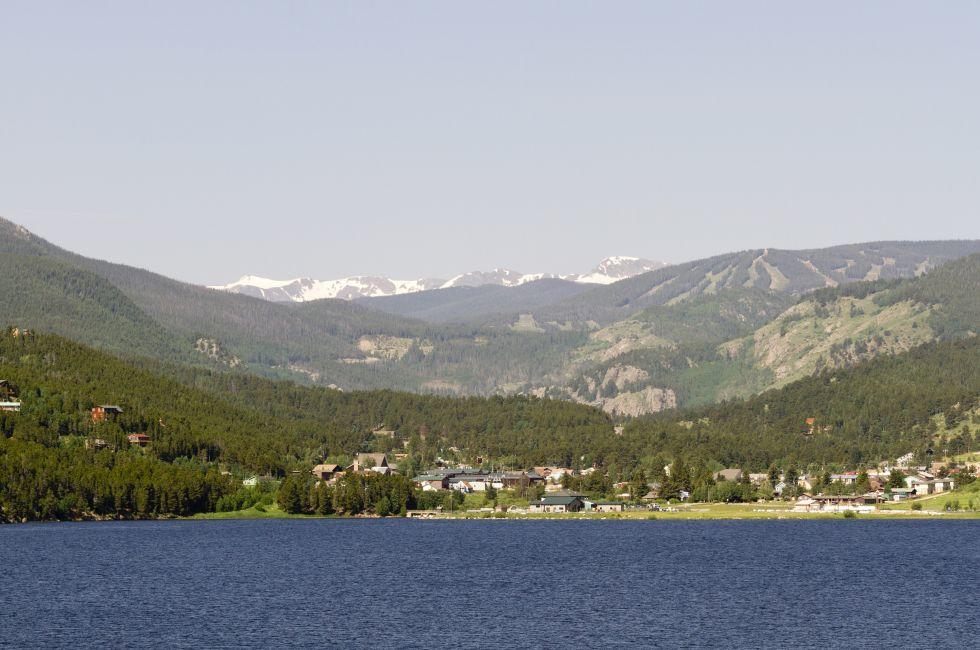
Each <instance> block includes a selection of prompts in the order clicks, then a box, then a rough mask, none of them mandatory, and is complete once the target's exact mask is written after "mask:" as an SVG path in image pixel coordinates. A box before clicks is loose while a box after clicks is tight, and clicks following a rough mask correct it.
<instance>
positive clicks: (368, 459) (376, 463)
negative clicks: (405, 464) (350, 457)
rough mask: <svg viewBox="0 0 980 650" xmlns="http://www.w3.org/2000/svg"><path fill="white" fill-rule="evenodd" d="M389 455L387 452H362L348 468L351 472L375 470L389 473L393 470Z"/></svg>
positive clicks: (379, 472) (378, 472)
mask: <svg viewBox="0 0 980 650" xmlns="http://www.w3.org/2000/svg"><path fill="white" fill-rule="evenodd" d="M391 469H392V468H391V466H390V465H389V464H388V457H387V456H386V455H385V454H369V453H360V454H358V455H357V456H356V457H355V458H354V463H353V464H352V465H351V466H350V467H348V468H347V470H348V471H351V472H375V473H377V474H388V473H390V472H391Z"/></svg>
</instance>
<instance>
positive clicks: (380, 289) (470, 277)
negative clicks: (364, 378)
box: [210, 256, 667, 302]
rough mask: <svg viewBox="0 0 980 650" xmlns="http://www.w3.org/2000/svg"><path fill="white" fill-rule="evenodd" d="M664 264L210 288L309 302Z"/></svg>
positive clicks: (252, 280) (620, 259)
mask: <svg viewBox="0 0 980 650" xmlns="http://www.w3.org/2000/svg"><path fill="white" fill-rule="evenodd" d="M665 266H667V264H666V263H665V262H654V261H652V260H645V259H640V258H638V257H625V256H616V257H607V258H606V259H604V260H602V261H601V262H599V264H598V265H597V266H596V267H595V268H593V269H592V270H590V271H589V272H588V273H579V274H571V275H560V274H556V273H521V272H519V271H513V270H511V269H493V270H492V271H470V272H468V273H461V274H459V275H455V276H453V277H452V278H450V279H449V280H441V279H432V278H429V279H425V278H423V279H419V280H394V279H392V278H386V277H380V276H373V275H355V276H350V277H346V278H340V279H338V280H314V279H311V278H296V279H294V280H270V279H268V278H263V277H259V276H256V275H245V276H243V277H241V278H239V279H238V280H237V281H235V282H232V283H230V284H225V285H215V286H211V287H210V288H211V289H218V290H221V291H229V292H231V293H240V294H244V295H246V296H253V297H255V298H263V299H265V300H271V301H273V302H307V301H310V300H322V299H324V298H340V299H342V300H353V299H356V298H377V297H381V296H397V295H402V294H406V293H416V292H419V291H430V290H434V289H450V288H453V287H480V286H485V285H492V286H499V287H516V286H520V285H522V284H527V283H528V282H535V281H537V280H542V279H561V280H567V281H569V282H579V283H584V284H612V283H613V282H617V281H619V280H623V279H625V278H631V277H633V276H634V275H639V274H641V273H646V272H647V271H653V270H655V269H659V268H663V267H665Z"/></svg>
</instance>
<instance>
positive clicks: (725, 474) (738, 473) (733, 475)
mask: <svg viewBox="0 0 980 650" xmlns="http://www.w3.org/2000/svg"><path fill="white" fill-rule="evenodd" d="M719 478H723V479H725V480H726V481H737V480H738V479H740V478H742V470H740V469H738V468H735V467H729V468H728V469H723V470H721V471H720V472H715V480H717V479H719Z"/></svg>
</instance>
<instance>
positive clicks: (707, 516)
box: [182, 503, 980, 521]
mask: <svg viewBox="0 0 980 650" xmlns="http://www.w3.org/2000/svg"><path fill="white" fill-rule="evenodd" d="M345 518H346V517H338V516H335V515H329V516H320V515H292V514H289V513H287V512H283V511H282V510H281V509H280V508H279V507H278V506H265V510H264V511H260V510H256V509H255V508H254V507H253V508H248V509H247V510H237V511H234V512H209V513H199V514H196V515H193V516H191V517H183V518H182V519H185V520H227V519H345ZM365 518H371V519H377V518H378V517H363V516H361V517H350V519H365ZM389 518H392V519H398V518H399V517H389ZM844 518H845V517H844V515H843V513H839V512H793V511H792V506H791V504H768V503H767V504H759V503H698V504H693V505H691V506H684V507H680V508H678V509H677V510H675V511H672V512H664V511H646V510H630V511H626V512H616V513H568V514H559V513H548V514H544V513H540V514H539V513H527V514H525V513H488V512H466V511H463V512H454V513H444V514H443V513H440V514H435V515H432V516H429V517H426V518H425V520H426V521H432V520H440V521H450V520H480V519H487V520H490V519H514V520H518V519H519V520H528V521H530V520H542V521H544V520H581V521H607V520H608V521H691V520H694V521H697V520H704V521H711V520H714V521H736V520H765V519H769V520H787V519H799V520H807V519H844ZM855 518H856V519H875V520H895V519H902V520H916V519H919V520H921V519H927V520H937V519H941V520H942V519H980V512H969V511H959V512H943V511H936V510H896V509H879V510H876V511H874V512H871V513H861V514H857V515H856V517H855Z"/></svg>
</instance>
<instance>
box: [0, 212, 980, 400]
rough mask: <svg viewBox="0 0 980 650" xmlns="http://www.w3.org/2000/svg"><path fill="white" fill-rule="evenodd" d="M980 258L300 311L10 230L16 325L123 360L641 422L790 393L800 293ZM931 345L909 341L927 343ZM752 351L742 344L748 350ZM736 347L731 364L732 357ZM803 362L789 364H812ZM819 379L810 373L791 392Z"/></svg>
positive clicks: (417, 298) (443, 296)
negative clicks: (778, 353)
mask: <svg viewBox="0 0 980 650" xmlns="http://www.w3.org/2000/svg"><path fill="white" fill-rule="evenodd" d="M978 248H980V242H975V241H962V242H886V243H876V244H861V245H852V246H840V247H834V248H831V249H822V250H814V251H795V252H794V251H777V250H761V251H746V252H742V253H733V254H730V255H723V256H718V257H715V258H711V259H708V260H699V261H695V262H690V263H686V264H681V265H676V266H672V267H666V268H663V269H659V270H656V271H653V272H651V273H646V274H643V275H639V276H635V277H632V278H629V279H626V280H623V281H620V282H616V283H613V284H609V285H604V286H593V287H589V285H582V284H576V283H571V282H567V281H562V280H554V279H551V280H540V281H536V282H528V283H525V284H522V285H521V286H517V287H477V288H470V287H457V288H452V289H446V290H440V291H428V292H419V293H414V294H408V295H404V296H394V297H391V298H384V299H377V300H372V301H368V302H366V303H362V302H349V301H342V300H330V299H328V300H316V301H310V302H305V303H296V304H293V303H273V302H268V301H265V300H260V299H256V298H252V297H249V296H244V295H237V294H231V293H226V292H219V291H215V290H211V289H207V288H203V287H198V286H194V285H189V284H186V283H182V282H178V281H175V280H171V279H169V278H166V277H163V276H160V275H158V274H155V273H152V272H150V271H146V270H142V269H136V268H133V267H128V266H125V265H120V264H114V263H111V262H106V261H101V260H94V259H90V258H86V257H83V256H80V255H76V254H74V253H71V252H69V251H66V250H64V249H62V248H59V247H57V246H54V245H52V244H50V243H48V242H46V241H45V240H43V239H41V238H39V237H36V236H34V235H32V234H31V233H29V232H28V231H26V230H24V229H23V228H21V227H19V226H17V225H15V224H12V223H10V222H6V221H2V220H0V256H3V257H4V261H3V262H0V264H2V266H3V268H4V269H7V270H6V272H5V278H6V279H5V280H4V282H6V284H5V285H4V286H6V287H7V288H8V290H7V291H4V292H3V294H2V295H0V315H3V316H4V317H5V318H6V319H8V321H9V322H12V323H16V324H19V325H21V326H23V327H28V328H31V329H38V330H41V331H50V332H55V333H60V334H63V335H65V336H69V337H71V338H73V339H75V340H78V341H81V342H84V343H87V344H90V345H93V346H96V347H99V348H101V349H105V350H110V351H113V352H116V353H119V354H123V355H148V356H152V357H155V358H157V359H160V360H164V361H176V362H180V363H188V362H190V363H197V364H205V365H214V364H217V365H219V366H221V367H225V368H229V369H234V370H235V371H236V372H248V373H252V374H259V375H263V376H269V377H281V378H290V379H295V380H298V381H302V382H307V383H315V384H320V385H326V386H337V387H340V388H343V389H345V390H353V389H371V388H393V389H398V390H407V391H416V392H431V393H442V394H457V395H467V394H476V395H490V394H515V393H528V394H531V393H533V394H537V395H553V396H560V397H571V398H574V399H578V400H581V401H584V402H588V403H594V404H596V405H599V406H602V407H603V408H605V409H606V410H608V411H609V412H613V413H620V414H638V413H644V412H649V411H651V410H658V409H661V408H665V407H672V406H674V405H684V404H697V403H704V402H710V401H713V400H715V399H717V398H719V397H726V396H733V395H744V394H746V393H747V392H751V391H752V390H755V389H761V388H765V387H767V386H771V385H773V379H772V377H773V376H774V375H775V374H776V373H777V372H782V371H779V369H778V367H776V366H774V364H772V363H761V362H758V361H756V360H755V359H756V355H755V353H754V352H753V351H751V350H748V349H747V348H746V347H745V344H744V340H745V337H748V336H750V335H754V333H755V331H756V329H757V328H758V327H760V326H762V325H764V324H765V323H767V322H768V321H770V320H772V319H773V318H775V317H776V316H778V315H779V314H780V313H781V312H782V310H783V308H785V307H786V306H787V305H788V302H789V301H790V300H794V299H796V298H797V297H798V294H801V293H805V292H806V291H808V290H810V289H812V288H814V287H818V286H820V287H824V286H826V285H832V284H837V283H846V282H849V281H850V280H852V279H855V278H879V281H886V280H887V279H888V278H897V277H899V276H902V277H904V276H912V275H914V274H915V273H919V272H922V271H924V270H926V269H928V268H932V267H933V266H935V265H938V264H940V263H941V262H943V261H945V260H948V259H950V258H953V257H957V256H960V255H963V254H965V253H969V252H971V251H975V250H977V249H978ZM801 260H802V261H801ZM930 275H931V274H927V275H926V276H925V277H926V278H928V277H930ZM841 286H848V285H846V284H844V285H841ZM917 290H919V291H925V292H929V291H931V289H929V288H928V285H923V288H920V289H917ZM33 296H38V297H43V300H36V301H35V300H34V299H33V298H32V297H33ZM378 307H381V308H384V309H388V310H391V311H395V312H399V313H388V312H385V311H380V310H379V309H378ZM801 309H802V308H801ZM899 309H900V308H899ZM787 318H788V317H787ZM967 319H968V318H967ZM785 320H786V319H784V321H785ZM428 321H435V322H428ZM929 327H930V328H931V330H932V331H933V332H935V331H936V330H935V325H934V323H933V322H932V321H930V323H929ZM957 327H962V326H957ZM925 332H926V331H925V330H922V331H920V332H917V334H920V335H921V336H919V337H917V338H915V339H914V340H912V339H909V344H911V343H913V342H919V341H920V340H928V338H929V337H928V336H927V335H926V334H925ZM795 337H796V333H794V334H793V337H791V338H790V339H788V340H789V341H795V340H796V339H795ZM739 339H743V345H742V347H737V346H735V344H734V343H732V342H733V341H736V340H739ZM722 344H729V347H727V348H725V350H726V351H727V352H726V354H727V355H728V356H729V357H730V358H727V359H726V358H724V355H719V354H718V353H717V350H716V348H718V346H721V345H722ZM794 345H795V344H794ZM903 345H904V344H903ZM783 347H786V346H783ZM907 347H908V345H905V347H903V348H901V349H906V348H907ZM736 348H737V349H736ZM790 348H791V349H789V350H787V351H786V352H785V354H784V356H786V355H789V357H792V355H793V354H795V348H794V347H793V346H790ZM895 349H899V348H895ZM736 351H737V354H735V353H736ZM818 356H819V355H818ZM825 356H826V355H825ZM731 357H737V358H731ZM787 363H796V362H795V361H792V362H789V361H788V362H787ZM810 368H811V363H810V360H806V361H804V362H803V363H802V365H800V370H799V371H797V372H796V374H793V373H791V372H782V374H781V375H780V379H787V380H788V379H790V378H793V377H797V376H802V375H801V374H800V373H804V374H805V372H808V371H809V369H810Z"/></svg>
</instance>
